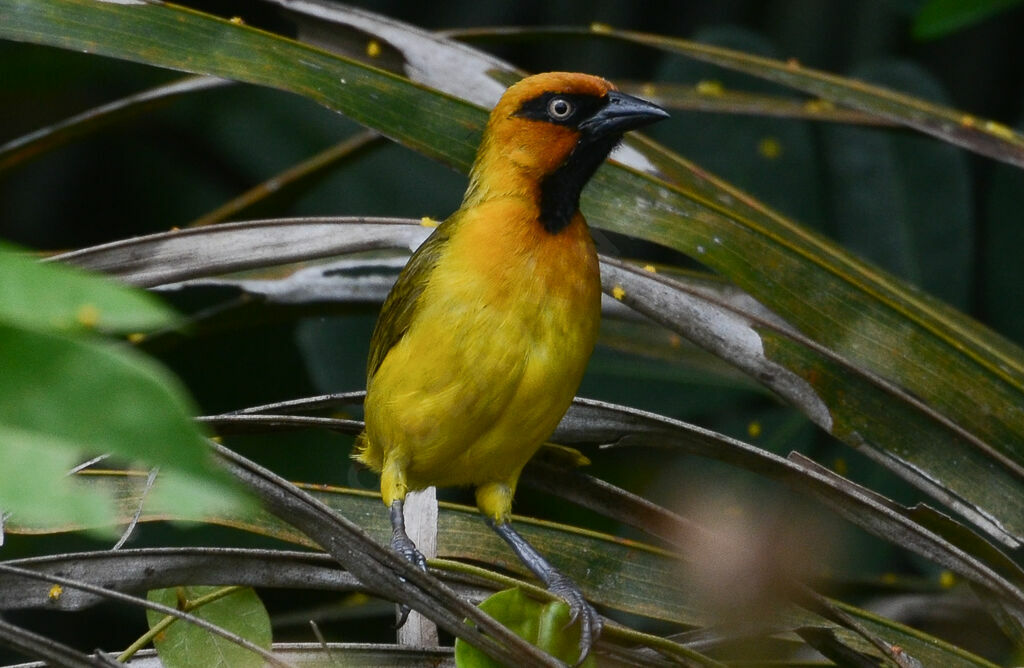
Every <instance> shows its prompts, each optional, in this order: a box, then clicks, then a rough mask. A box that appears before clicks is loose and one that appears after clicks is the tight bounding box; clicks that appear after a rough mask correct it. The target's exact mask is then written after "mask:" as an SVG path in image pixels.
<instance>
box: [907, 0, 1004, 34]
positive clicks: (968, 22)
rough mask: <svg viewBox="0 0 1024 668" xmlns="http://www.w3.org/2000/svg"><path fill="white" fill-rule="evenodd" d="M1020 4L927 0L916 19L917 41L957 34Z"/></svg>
mask: <svg viewBox="0 0 1024 668" xmlns="http://www.w3.org/2000/svg"><path fill="white" fill-rule="evenodd" d="M1020 2H1021V0H967V1H965V0H928V1H927V2H925V3H924V5H923V6H922V7H921V9H920V10H918V12H917V16H916V17H915V18H914V26H913V35H914V37H916V38H917V39H936V38H938V37H944V36H946V35H948V34H950V33H954V32H956V31H958V30H962V29H963V28H967V27H968V26H972V25H974V24H975V23H980V22H981V21H983V20H985V19H986V18H988V17H989V16H992V15H993V14H997V13H999V12H1002V11H1006V10H1007V9H1009V8H1010V7H1013V6H1014V5H1019V4H1020Z"/></svg>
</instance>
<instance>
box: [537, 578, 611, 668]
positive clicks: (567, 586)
mask: <svg viewBox="0 0 1024 668" xmlns="http://www.w3.org/2000/svg"><path fill="white" fill-rule="evenodd" d="M548 591H550V592H551V593H552V594H554V595H556V596H558V597H559V598H561V599H562V600H563V601H565V602H566V604H568V606H569V623H568V624H566V628H568V627H570V626H572V625H573V624H575V623H576V622H577V621H579V623H580V658H579V659H578V660H577V662H576V664H575V665H577V666H578V665H580V664H581V663H583V661H585V660H586V658H587V656H589V655H590V650H591V649H592V648H593V646H594V643H595V642H597V638H598V637H599V636H600V635H601V628H602V627H603V626H604V622H603V620H602V619H601V615H599V614H598V613H597V611H596V610H594V608H593V607H592V606H591V605H590V603H588V602H587V599H586V598H585V597H584V596H583V592H582V591H580V588H579V587H578V586H577V585H576V583H575V582H573V581H572V580H570V579H569V578H567V577H564V576H563V577H561V578H559V579H558V580H556V581H555V582H553V583H551V586H549V587H548Z"/></svg>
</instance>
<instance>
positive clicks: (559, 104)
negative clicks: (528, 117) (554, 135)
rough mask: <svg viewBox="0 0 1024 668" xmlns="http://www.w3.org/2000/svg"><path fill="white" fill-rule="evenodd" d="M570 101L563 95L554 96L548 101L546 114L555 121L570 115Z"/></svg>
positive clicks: (571, 108) (562, 119) (571, 110)
mask: <svg viewBox="0 0 1024 668" xmlns="http://www.w3.org/2000/svg"><path fill="white" fill-rule="evenodd" d="M572 112H573V106H572V103H571V102H569V101H568V100H566V99H565V98H564V97H555V98H552V99H551V101H550V102H548V116H550V117H551V118H553V119H554V120H556V121H564V120H565V119H567V118H569V117H570V116H572Z"/></svg>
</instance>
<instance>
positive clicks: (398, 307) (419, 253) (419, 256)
mask: <svg viewBox="0 0 1024 668" xmlns="http://www.w3.org/2000/svg"><path fill="white" fill-rule="evenodd" d="M453 222H454V220H452V219H448V220H446V221H445V222H443V223H441V224H440V225H438V226H437V228H436V229H435V230H434V232H433V233H432V234H431V235H430V236H429V237H427V240H426V241H424V242H423V243H422V244H421V245H420V247H419V248H417V249H416V252H415V253H413V255H412V257H411V258H409V262H408V263H407V264H406V265H405V269H403V270H402V273H401V274H399V276H398V281H396V282H395V287H393V288H392V289H391V292H390V293H389V294H388V297H387V299H386V300H384V306H383V307H382V308H381V312H380V317H379V318H378V319H377V326H376V327H374V329H373V336H371V337H370V355H369V358H368V361H367V365H366V379H367V384H369V381H370V380H372V379H373V376H374V375H375V374H376V373H377V369H379V368H380V365H381V363H383V362H384V358H385V357H387V355H388V351H390V350H391V349H392V348H393V347H394V346H395V345H396V344H397V343H398V342H399V341H401V340H402V337H403V336H404V335H405V333H406V332H407V331H408V330H409V326H410V325H411V324H412V321H413V318H414V317H415V315H416V308H417V304H418V302H419V298H420V295H421V294H423V290H424V288H426V286H427V280H428V279H429V277H430V273H431V271H433V269H434V266H435V265H436V264H437V261H438V260H439V259H440V257H441V255H442V254H443V253H444V249H445V246H446V245H447V244H448V239H449V238H450V236H451V229H452V225H451V224H450V223H453Z"/></svg>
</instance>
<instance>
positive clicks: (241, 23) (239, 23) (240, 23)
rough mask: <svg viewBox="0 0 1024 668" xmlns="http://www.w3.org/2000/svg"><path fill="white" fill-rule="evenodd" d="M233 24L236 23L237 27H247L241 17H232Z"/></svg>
mask: <svg viewBox="0 0 1024 668" xmlns="http://www.w3.org/2000/svg"><path fill="white" fill-rule="evenodd" d="M231 23H234V24H235V25H236V26H244V25H245V21H243V20H242V17H241V16H232V17H231Z"/></svg>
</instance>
